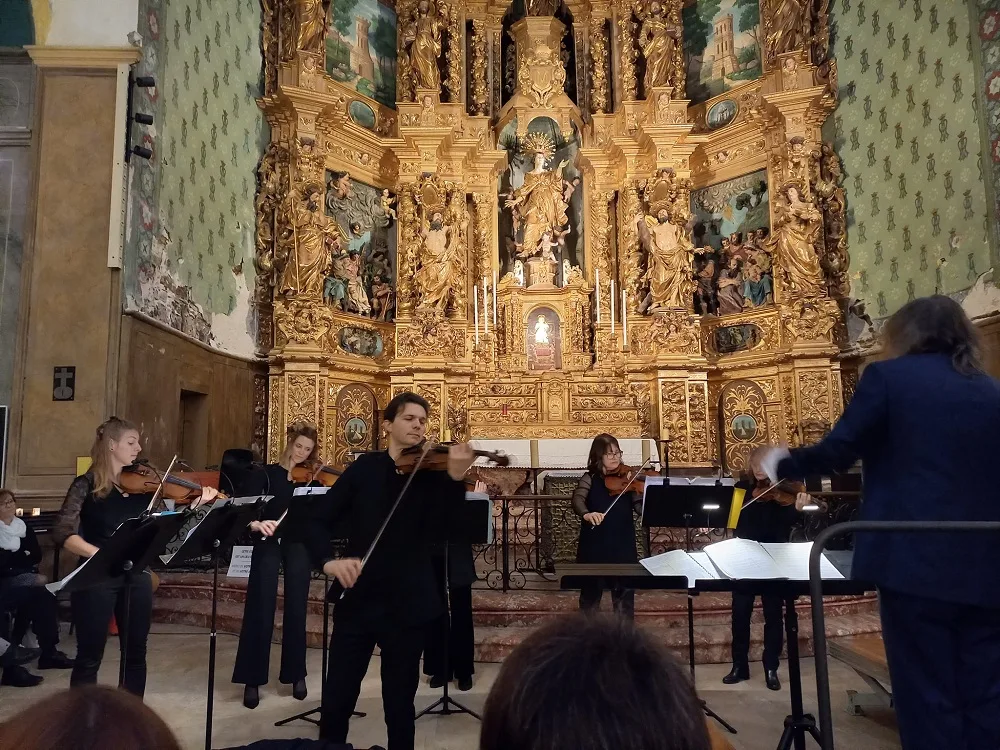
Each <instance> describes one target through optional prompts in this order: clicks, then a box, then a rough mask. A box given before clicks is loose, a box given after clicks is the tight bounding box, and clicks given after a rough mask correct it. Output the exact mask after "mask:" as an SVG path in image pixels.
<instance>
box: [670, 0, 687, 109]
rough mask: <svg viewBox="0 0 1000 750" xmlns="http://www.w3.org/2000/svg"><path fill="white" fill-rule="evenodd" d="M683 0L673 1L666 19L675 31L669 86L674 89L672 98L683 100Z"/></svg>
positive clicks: (684, 92)
mask: <svg viewBox="0 0 1000 750" xmlns="http://www.w3.org/2000/svg"><path fill="white" fill-rule="evenodd" d="M683 4H684V3H683V0H675V2H673V3H671V4H670V8H669V10H668V11H667V19H668V20H669V22H670V25H671V27H672V28H674V29H676V30H677V34H678V38H677V44H675V45H674V70H673V75H672V76H671V81H670V85H671V86H673V87H674V93H673V96H672V98H674V99H684V98H685V97H686V96H687V67H686V66H685V65H684V20H683V19H682V18H681V6H682V5H683Z"/></svg>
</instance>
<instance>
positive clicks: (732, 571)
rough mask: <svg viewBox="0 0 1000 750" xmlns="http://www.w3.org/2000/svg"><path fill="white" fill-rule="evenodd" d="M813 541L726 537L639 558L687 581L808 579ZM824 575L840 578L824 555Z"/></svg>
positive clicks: (654, 569) (650, 567) (658, 570)
mask: <svg viewBox="0 0 1000 750" xmlns="http://www.w3.org/2000/svg"><path fill="white" fill-rule="evenodd" d="M811 551H812V542H783V543H777V544H771V543H763V544H762V543H760V542H754V541H751V540H749V539H727V540H726V541H724V542H716V543H715V544H710V545H708V546H707V547H705V549H704V550H702V551H701V552H685V551H684V550H680V549H676V550H671V551H670V552H664V553H663V554H662V555H654V556H653V557H647V558H645V559H644V560H640V561H639V562H640V563H641V564H642V567H644V568H645V569H646V570H648V571H649V572H650V573H651V574H652V575H654V576H686V577H687V579H688V585H689V586H694V582H695V581H696V580H699V579H701V580H705V579H716V580H718V579H725V578H730V579H756V580H760V579H784V580H792V581H807V580H809V553H810V552H811ZM820 574H821V575H822V577H823V578H824V579H842V578H843V577H844V576H843V574H842V573H841V572H840V571H839V570H837V569H836V568H835V567H834V566H833V563H831V562H830V561H829V560H828V559H827V558H826V555H825V554H824V556H823V557H822V559H821V561H820Z"/></svg>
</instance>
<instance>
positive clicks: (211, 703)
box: [205, 539, 221, 750]
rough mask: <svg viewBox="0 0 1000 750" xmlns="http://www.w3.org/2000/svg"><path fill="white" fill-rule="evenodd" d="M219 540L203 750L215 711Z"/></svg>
mask: <svg viewBox="0 0 1000 750" xmlns="http://www.w3.org/2000/svg"><path fill="white" fill-rule="evenodd" d="M220 545H221V542H220V541H219V539H213V540H212V621H211V631H210V632H209V636H208V700H207V702H206V703H205V750H212V717H213V714H214V710H215V648H216V640H217V638H218V630H217V627H218V615H219V608H218V603H219V546H220Z"/></svg>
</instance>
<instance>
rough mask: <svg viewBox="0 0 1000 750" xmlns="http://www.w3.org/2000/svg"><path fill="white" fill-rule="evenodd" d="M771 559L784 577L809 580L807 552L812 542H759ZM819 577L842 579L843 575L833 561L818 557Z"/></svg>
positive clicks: (810, 550) (808, 552) (810, 549)
mask: <svg viewBox="0 0 1000 750" xmlns="http://www.w3.org/2000/svg"><path fill="white" fill-rule="evenodd" d="M761 547H763V548H764V549H765V550H766V551H767V554H769V555H770V556H771V559H773V560H774V562H775V563H776V564H777V566H778V567H779V568H780V569H781V570H782V571H783V572H784V573H785V576H784V577H785V578H789V579H791V580H793V581H808V580H809V554H810V552H812V542H784V543H779V544H774V543H764V544H761ZM819 571H820V577H821V578H823V579H843V577H844V575H843V574H842V573H841V572H840V571H839V570H837V569H836V568H835V567H834V566H833V563H831V562H830V561H829V560H827V559H826V555H823V556H822V557H820V566H819Z"/></svg>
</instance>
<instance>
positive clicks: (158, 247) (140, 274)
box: [126, 0, 267, 354]
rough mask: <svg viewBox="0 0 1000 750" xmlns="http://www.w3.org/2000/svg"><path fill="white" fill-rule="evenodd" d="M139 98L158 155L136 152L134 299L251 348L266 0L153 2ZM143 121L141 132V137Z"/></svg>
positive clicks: (146, 8)
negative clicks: (148, 85) (148, 86)
mask: <svg viewBox="0 0 1000 750" xmlns="http://www.w3.org/2000/svg"><path fill="white" fill-rule="evenodd" d="M139 13H140V17H139V33H140V34H142V36H143V57H142V60H141V62H140V64H139V72H140V73H148V74H150V75H153V76H155V77H156V80H157V83H158V84H159V85H158V87H157V89H155V90H147V91H146V92H144V93H143V94H140V96H139V99H140V106H139V109H140V110H144V111H147V112H150V111H151V112H153V113H154V117H155V123H154V126H153V127H151V128H148V129H145V130H146V131H147V132H148V133H150V134H151V136H152V137H151V138H150V139H147V140H148V141H149V142H148V143H147V145H149V146H150V148H152V149H153V150H154V152H155V156H154V158H153V159H152V160H151V161H150V162H145V161H143V160H140V159H134V160H133V163H134V164H135V165H136V167H135V179H134V181H133V184H132V196H133V198H134V203H133V206H132V207H133V213H132V216H133V218H132V220H131V221H130V222H129V227H130V230H131V231H130V234H129V237H128V244H127V248H128V251H127V261H126V292H127V300H128V304H129V305H130V306H131V307H133V308H134V309H138V310H140V311H142V312H144V313H146V314H148V315H151V316H153V317H155V318H157V319H158V320H160V321H162V322H164V323H166V324H168V325H170V326H172V327H174V328H176V329H178V330H181V331H184V332H185V333H188V334H190V335H193V336H195V337H196V338H198V339H200V340H202V341H205V342H206V343H209V344H212V345H214V346H217V347H219V348H222V349H225V350H227V351H233V352H236V353H240V354H250V353H252V351H253V347H254V331H255V324H254V320H253V314H252V311H251V306H250V294H251V290H252V288H253V273H254V268H253V255H254V234H253V228H254V208H253V197H254V191H255V189H256V177H255V170H256V167H257V162H258V160H259V158H260V155H261V153H262V151H263V146H264V144H265V143H266V140H267V131H266V124H265V122H264V118H263V116H262V114H261V112H260V111H259V109H258V107H257V104H256V102H255V99H256V97H257V96H259V95H260V77H261V54H260V46H259V45H260V43H259V39H260V22H261V9H260V4H259V2H258V0H143V2H140V5H139ZM143 130H144V129H142V128H137V129H136V132H137V133H139V134H141V133H142V132H143Z"/></svg>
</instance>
